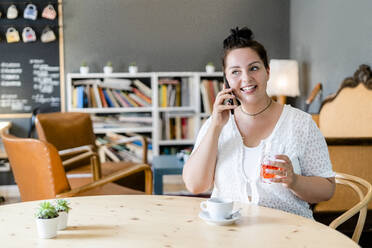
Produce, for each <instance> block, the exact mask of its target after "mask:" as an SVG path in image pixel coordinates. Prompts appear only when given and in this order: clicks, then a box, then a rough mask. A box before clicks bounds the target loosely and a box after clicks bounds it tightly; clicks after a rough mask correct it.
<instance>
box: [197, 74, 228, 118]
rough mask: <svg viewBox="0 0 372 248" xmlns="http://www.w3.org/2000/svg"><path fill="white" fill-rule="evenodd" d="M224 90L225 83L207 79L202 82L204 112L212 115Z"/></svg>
mask: <svg viewBox="0 0 372 248" xmlns="http://www.w3.org/2000/svg"><path fill="white" fill-rule="evenodd" d="M222 89H223V82H221V81H218V80H207V79H204V80H202V81H201V84H200V92H201V98H202V112H204V113H207V114H211V113H212V111H213V104H214V101H215V100H216V96H217V94H218V92H220V91H221V90H222Z"/></svg>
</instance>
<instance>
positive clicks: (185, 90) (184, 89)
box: [181, 78, 190, 106]
mask: <svg viewBox="0 0 372 248" xmlns="http://www.w3.org/2000/svg"><path fill="white" fill-rule="evenodd" d="M189 83H190V82H189V81H188V80H187V78H182V81H181V106H190V87H189Z"/></svg>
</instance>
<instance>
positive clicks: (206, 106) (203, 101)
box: [200, 83, 212, 114]
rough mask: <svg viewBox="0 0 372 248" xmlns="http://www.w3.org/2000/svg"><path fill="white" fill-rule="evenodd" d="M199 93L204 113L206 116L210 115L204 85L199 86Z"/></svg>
mask: <svg viewBox="0 0 372 248" xmlns="http://www.w3.org/2000/svg"><path fill="white" fill-rule="evenodd" d="M200 93H201V96H202V103H203V108H204V112H205V113H207V114H211V113H212V111H211V108H210V105H209V97H208V93H207V90H206V88H205V83H202V84H200Z"/></svg>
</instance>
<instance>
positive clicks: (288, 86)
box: [267, 59, 300, 104]
mask: <svg viewBox="0 0 372 248" xmlns="http://www.w3.org/2000/svg"><path fill="white" fill-rule="evenodd" d="M298 81H299V80H298V63H297V61H296V60H288V59H272V60H270V79H269V81H268V82H267V94H268V95H269V96H277V97H278V100H279V102H280V103H281V104H285V103H286V97H287V96H291V97H294V96H299V95H300V89H299V85H298Z"/></svg>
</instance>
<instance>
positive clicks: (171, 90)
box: [167, 84, 176, 107]
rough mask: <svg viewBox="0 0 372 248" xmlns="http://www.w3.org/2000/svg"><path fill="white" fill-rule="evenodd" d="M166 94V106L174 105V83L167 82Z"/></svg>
mask: <svg viewBox="0 0 372 248" xmlns="http://www.w3.org/2000/svg"><path fill="white" fill-rule="evenodd" d="M167 96H168V97H167V102H168V107H174V106H176V88H175V86H174V85H171V84H169V85H168V86H167Z"/></svg>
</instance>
